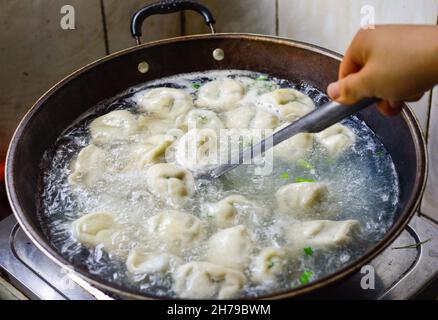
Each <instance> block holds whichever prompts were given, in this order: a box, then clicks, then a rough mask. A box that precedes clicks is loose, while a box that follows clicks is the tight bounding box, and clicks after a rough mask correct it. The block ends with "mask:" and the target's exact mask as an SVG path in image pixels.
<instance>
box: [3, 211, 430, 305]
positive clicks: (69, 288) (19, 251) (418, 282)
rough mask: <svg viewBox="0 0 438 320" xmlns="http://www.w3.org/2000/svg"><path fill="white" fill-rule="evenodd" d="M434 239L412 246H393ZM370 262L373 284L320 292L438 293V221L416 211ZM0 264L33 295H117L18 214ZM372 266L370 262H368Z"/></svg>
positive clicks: (364, 295)
mask: <svg viewBox="0 0 438 320" xmlns="http://www.w3.org/2000/svg"><path fill="white" fill-rule="evenodd" d="M427 239H431V240H430V241H429V242H427V243H425V244H423V245H421V246H419V247H417V248H408V249H397V250H396V249H393V248H394V247H399V246H405V245H409V244H415V243H419V242H421V241H425V240H427ZM370 266H371V267H372V268H373V270H374V272H375V273H374V279H375V281H374V283H375V285H374V289H371V288H369V289H362V287H361V280H363V276H364V274H362V273H360V272H358V273H357V274H355V275H353V276H352V277H351V278H350V279H348V280H346V281H343V282H342V283H341V284H339V285H336V287H334V288H331V289H330V291H329V293H328V294H326V295H325V296H324V293H322V294H319V295H318V296H317V297H316V298H324V297H328V298H331V299H410V298H419V297H420V298H436V297H437V296H438V225H437V224H435V223H434V222H432V221H430V220H428V219H427V218H424V217H421V216H419V215H416V216H415V217H414V218H413V219H412V221H411V222H410V223H409V226H408V227H407V228H406V229H405V230H404V231H403V233H402V234H401V235H400V237H399V238H397V239H396V241H395V242H394V243H393V244H392V245H391V246H390V247H389V248H387V249H386V250H385V251H384V252H383V253H382V254H381V255H379V256H378V257H377V258H376V259H374V260H373V261H372V262H371V264H370ZM0 268H1V269H2V271H3V273H4V276H6V277H7V278H8V279H9V280H10V282H11V283H12V284H13V285H15V286H16V287H17V288H18V289H19V290H21V291H22V292H23V293H24V294H25V295H26V296H28V297H29V298H31V299H60V300H74V299H82V300H84V299H85V300H95V299H112V298H111V297H110V296H109V295H107V294H105V293H104V292H102V291H100V290H98V289H96V288H95V287H92V286H91V285H89V284H88V283H86V282H85V281H83V280H82V279H80V278H79V277H78V276H76V275H74V274H72V273H69V272H68V271H66V270H63V269H62V268H60V267H59V266H58V265H57V264H55V263H54V262H52V261H51V260H50V259H49V258H47V257H46V256H45V255H44V254H43V253H42V252H40V251H39V250H38V249H37V248H36V247H35V246H34V245H33V244H32V243H31V241H30V240H29V239H28V238H27V236H26V235H25V234H24V232H23V230H22V229H21V228H20V226H19V225H18V224H17V222H16V220H15V218H14V217H13V216H9V217H8V218H6V219H4V220H3V221H1V222H0ZM367 270H370V267H367Z"/></svg>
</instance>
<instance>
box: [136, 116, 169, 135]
mask: <svg viewBox="0 0 438 320" xmlns="http://www.w3.org/2000/svg"><path fill="white" fill-rule="evenodd" d="M138 123H139V126H140V129H141V133H142V135H143V136H153V135H157V134H167V133H168V132H169V131H171V130H172V129H173V128H174V127H175V124H174V121H173V120H168V119H157V118H155V117H151V116H140V117H139V119H138Z"/></svg>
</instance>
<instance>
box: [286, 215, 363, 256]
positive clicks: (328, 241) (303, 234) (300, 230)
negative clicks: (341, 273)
mask: <svg viewBox="0 0 438 320" xmlns="http://www.w3.org/2000/svg"><path fill="white" fill-rule="evenodd" d="M358 232H360V224H359V221H357V220H344V221H330V220H314V221H304V222H296V223H294V224H293V225H292V226H290V227H288V228H286V229H285V236H286V238H287V240H288V241H289V243H290V244H291V245H292V247H293V248H295V249H296V250H301V249H302V248H305V247H312V248H316V249H321V248H326V247H333V246H339V245H343V244H346V243H347V242H349V241H351V240H352V239H353V237H354V236H355V234H357V233H358Z"/></svg>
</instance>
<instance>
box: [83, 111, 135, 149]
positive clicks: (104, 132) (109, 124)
mask: <svg viewBox="0 0 438 320" xmlns="http://www.w3.org/2000/svg"><path fill="white" fill-rule="evenodd" d="M89 128H90V132H91V138H92V141H93V143H94V144H97V145H103V144H115V143H121V142H125V141H130V140H133V139H134V136H135V134H136V133H137V131H138V129H139V126H138V123H137V119H136V117H135V116H134V115H133V114H132V113H131V112H129V111H127V110H116V111H112V112H110V113H107V114H105V115H103V116H101V117H99V118H97V119H95V120H93V122H91V124H90V127H89Z"/></svg>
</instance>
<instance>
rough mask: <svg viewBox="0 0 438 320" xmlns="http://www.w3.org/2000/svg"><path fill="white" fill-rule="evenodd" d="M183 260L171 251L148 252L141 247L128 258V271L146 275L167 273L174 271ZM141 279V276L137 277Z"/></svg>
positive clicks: (134, 250) (133, 250) (130, 253)
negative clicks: (170, 252)
mask: <svg viewBox="0 0 438 320" xmlns="http://www.w3.org/2000/svg"><path fill="white" fill-rule="evenodd" d="M182 262H183V260H182V259H181V258H180V257H178V256H175V255H173V254H169V253H158V252H153V253H148V252H145V250H142V249H141V248H134V249H132V250H131V251H130V252H129V255H128V258H127V259H126V267H127V269H128V271H129V272H130V273H132V274H134V275H140V276H146V275H149V274H166V273H168V272H173V271H174V270H176V268H177V267H178V266H180V265H181V264H182ZM137 279H138V280H140V279H141V278H140V279H139V278H137Z"/></svg>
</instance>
